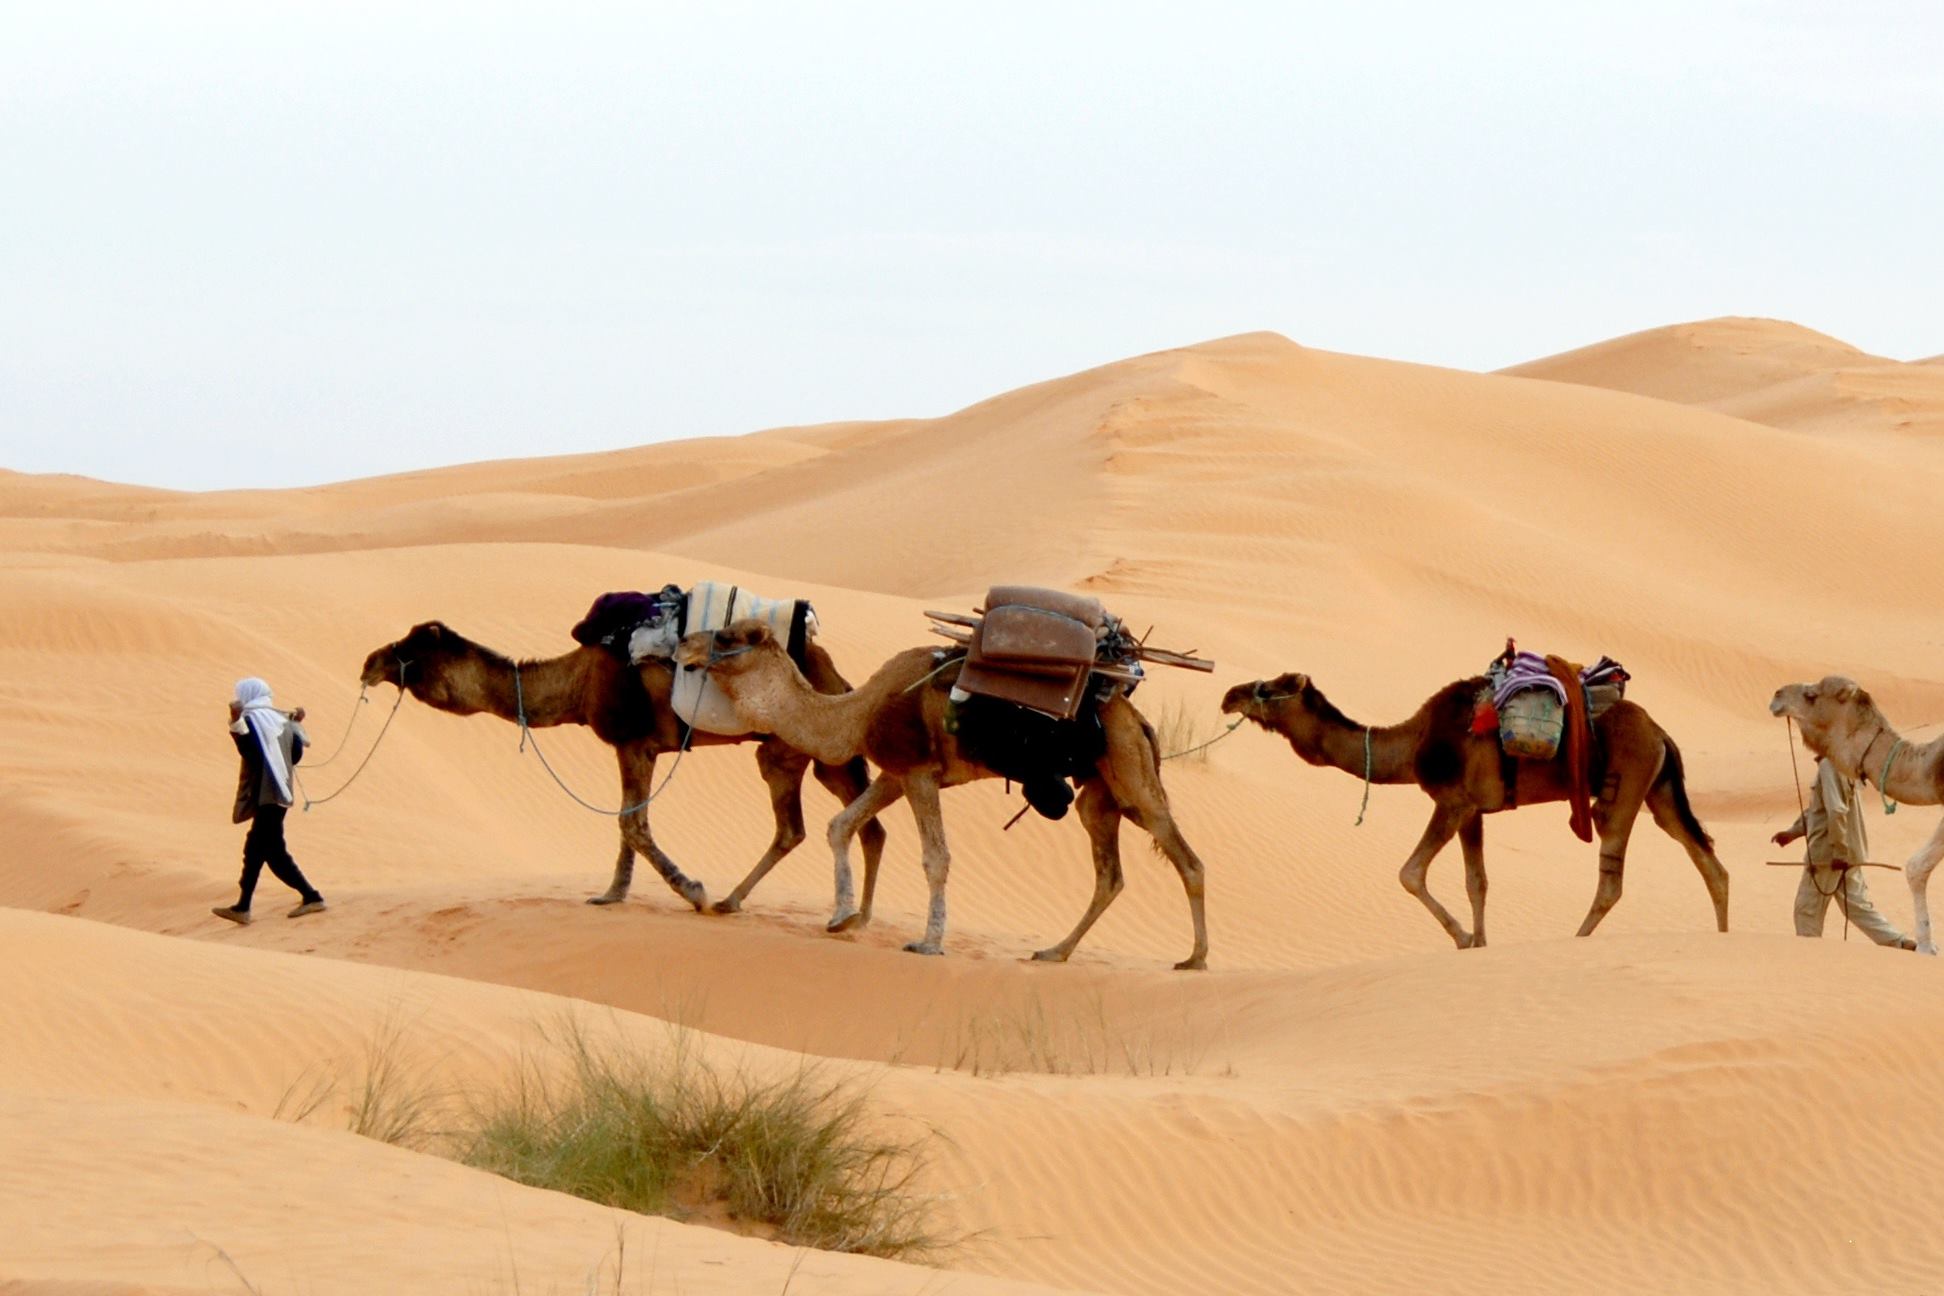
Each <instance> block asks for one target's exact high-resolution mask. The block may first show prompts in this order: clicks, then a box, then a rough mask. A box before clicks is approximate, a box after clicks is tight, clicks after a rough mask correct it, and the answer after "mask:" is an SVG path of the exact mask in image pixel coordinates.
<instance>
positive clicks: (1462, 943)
mask: <svg viewBox="0 0 1944 1296" xmlns="http://www.w3.org/2000/svg"><path fill="white" fill-rule="evenodd" d="M1470 813H1471V811H1469V810H1462V809H1459V808H1458V807H1456V806H1448V805H1444V804H1442V803H1440V804H1439V805H1438V806H1437V808H1436V809H1434V810H1433V811H1432V812H1431V822H1430V823H1428V824H1426V825H1425V827H1424V836H1422V837H1420V838H1419V839H1418V844H1417V849H1416V850H1414V851H1412V852H1411V857H1410V858H1409V859H1407V860H1405V861H1404V867H1403V868H1401V869H1399V870H1398V872H1397V880H1398V881H1399V882H1401V883H1403V884H1404V889H1405V890H1406V891H1409V892H1410V893H1411V894H1412V895H1414V896H1416V897H1417V898H1418V901H1419V903H1421V904H1422V905H1423V906H1424V907H1425V908H1426V909H1429V910H1430V911H1431V916H1432V917H1433V918H1436V919H1437V920H1438V925H1439V926H1440V927H1443V928H1444V929H1445V932H1446V934H1447V935H1449V936H1450V937H1451V939H1452V941H1453V943H1455V944H1456V945H1457V946H1458V948H1459V949H1464V948H1465V947H1466V946H1467V945H1470V944H1471V939H1472V938H1471V933H1470V932H1468V931H1466V930H1465V929H1464V928H1463V927H1460V926H1459V925H1458V920H1457V919H1456V918H1453V917H1452V916H1451V911H1450V910H1448V909H1446V908H1445V907H1444V906H1443V905H1441V904H1439V903H1438V898H1437V897H1436V896H1434V895H1432V894H1431V888H1430V887H1428V886H1426V885H1425V882H1424V875H1425V874H1426V873H1428V872H1430V870H1431V861H1432V860H1433V859H1435V858H1436V857H1437V854H1438V852H1439V851H1441V850H1443V849H1444V848H1445V846H1446V845H1447V844H1448V843H1449V842H1450V841H1451V838H1452V835H1453V834H1454V833H1456V832H1457V831H1458V825H1459V824H1461V823H1463V822H1464V819H1465V816H1466V815H1467V814H1470Z"/></svg>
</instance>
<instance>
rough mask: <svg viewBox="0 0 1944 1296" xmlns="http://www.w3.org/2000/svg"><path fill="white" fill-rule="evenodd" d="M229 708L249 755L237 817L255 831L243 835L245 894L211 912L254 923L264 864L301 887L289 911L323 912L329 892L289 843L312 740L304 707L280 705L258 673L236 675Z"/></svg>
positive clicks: (240, 750) (239, 785) (239, 745)
mask: <svg viewBox="0 0 1944 1296" xmlns="http://www.w3.org/2000/svg"><path fill="white" fill-rule="evenodd" d="M229 714H230V726H229V727H230V737H231V738H232V739H233V740H235V742H236V751H237V754H238V755H239V756H241V757H242V758H243V767H242V769H241V770H240V771H238V773H237V778H236V805H235V808H234V810H233V811H232V814H231V822H232V823H242V822H243V821H244V820H246V819H247V820H248V821H249V824H250V832H249V835H248V836H247V837H245V838H244V839H243V877H242V879H241V887H242V894H241V895H240V896H239V897H238V899H237V901H236V903H235V904H233V905H226V906H224V907H222V908H219V909H212V910H210V912H211V913H213V914H215V915H216V916H217V917H218V918H227V919H228V920H229V921H230V922H233V923H248V922H249V921H250V898H251V897H252V896H253V895H255V894H256V884H257V878H258V877H259V876H261V875H262V873H263V866H264V865H266V864H268V865H269V866H270V871H271V872H272V873H274V874H275V875H276V877H277V880H278V881H279V882H282V883H283V884H284V885H285V886H287V887H289V888H290V889H291V890H293V891H295V892H296V893H297V896H298V903H297V907H296V908H295V909H292V910H291V911H290V913H289V914H288V916H289V917H291V918H301V917H302V916H303V915H305V914H313V913H317V912H318V911H319V910H321V909H323V908H324V897H323V896H321V895H319V894H318V893H317V888H316V887H314V886H312V885H311V884H310V882H309V881H308V880H307V879H306V878H305V877H304V875H303V873H302V871H301V870H299V869H298V867H297V861H296V860H294V859H292V858H290V850H289V848H288V847H287V846H285V845H284V815H285V814H287V813H288V812H289V810H290V807H291V803H292V802H294V801H295V800H296V796H295V787H296V782H297V776H296V774H295V772H294V771H295V769H296V766H297V762H298V761H300V760H302V759H303V758H304V748H305V747H306V746H307V745H309V742H310V739H309V737H308V736H307V735H306V734H305V733H304V726H303V725H302V724H301V723H300V721H302V720H303V718H304V709H303V708H302V707H298V708H297V710H295V711H293V712H290V713H288V714H286V713H285V712H282V711H279V710H278V709H277V708H276V705H275V704H274V703H273V702H272V701H271V700H270V686H269V685H268V684H265V683H264V682H263V681H262V680H260V679H257V678H256V677H255V676H252V677H250V678H249V679H241V680H238V681H236V696H235V697H234V698H232V699H231V700H230V705H229Z"/></svg>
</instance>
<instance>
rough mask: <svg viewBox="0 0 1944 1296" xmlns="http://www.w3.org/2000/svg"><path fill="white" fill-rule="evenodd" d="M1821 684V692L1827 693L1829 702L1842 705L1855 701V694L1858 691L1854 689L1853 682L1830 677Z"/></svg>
mask: <svg viewBox="0 0 1944 1296" xmlns="http://www.w3.org/2000/svg"><path fill="white" fill-rule="evenodd" d="M1823 683H1824V690H1823V691H1824V692H1826V693H1828V694H1829V696H1830V698H1831V700H1833V701H1836V702H1843V703H1849V702H1854V701H1855V700H1856V695H1857V693H1858V692H1859V691H1860V690H1859V689H1858V688H1857V687H1856V681H1855V680H1852V679H1844V678H1843V677H1842V676H1840V675H1834V676H1831V677H1830V678H1829V679H1827V680H1825V681H1823Z"/></svg>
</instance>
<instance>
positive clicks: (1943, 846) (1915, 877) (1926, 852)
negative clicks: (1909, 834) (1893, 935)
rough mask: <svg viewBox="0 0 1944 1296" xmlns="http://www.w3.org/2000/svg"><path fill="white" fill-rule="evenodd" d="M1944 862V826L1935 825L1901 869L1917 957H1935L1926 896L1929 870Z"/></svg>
mask: <svg viewBox="0 0 1944 1296" xmlns="http://www.w3.org/2000/svg"><path fill="white" fill-rule="evenodd" d="M1940 859H1944V822H1940V823H1939V824H1938V825H1937V831H1936V832H1933V833H1932V834H1931V837H1930V840H1929V841H1927V842H1925V843H1924V844H1923V846H1922V847H1921V848H1919V849H1918V851H1917V853H1916V854H1915V855H1912V856H1911V857H1910V862H1909V863H1908V864H1905V865H1904V880H1905V881H1906V882H1909V883H1910V909H1911V913H1912V914H1913V915H1914V916H1915V918H1916V919H1917V952H1918V953H1919V954H1935V953H1937V942H1936V941H1935V940H1934V939H1933V938H1932V936H1931V920H1930V900H1929V898H1928V897H1927V896H1926V894H1925V890H1926V888H1928V887H1929V886H1930V875H1931V870H1932V869H1935V868H1936V867H1937V862H1938V860H1940Z"/></svg>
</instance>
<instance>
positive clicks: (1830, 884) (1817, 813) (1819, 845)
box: [1774, 758, 1917, 949]
mask: <svg viewBox="0 0 1944 1296" xmlns="http://www.w3.org/2000/svg"><path fill="white" fill-rule="evenodd" d="M1803 837H1807V838H1808V839H1809V847H1808V863H1806V864H1805V865H1803V869H1802V883H1801V885H1800V886H1798V887H1797V888H1796V902H1795V929H1796V935H1798V936H1820V935H1822V934H1823V919H1824V917H1825V916H1826V915H1827V914H1828V912H1829V902H1830V900H1832V899H1835V898H1836V897H1837V893H1838V892H1839V891H1840V892H1842V899H1841V903H1845V904H1846V905H1847V908H1848V911H1849V920H1850V922H1851V924H1852V925H1854V926H1855V928H1856V929H1857V930H1858V931H1860V932H1862V933H1863V934H1864V935H1865V936H1868V937H1869V938H1870V939H1871V940H1873V941H1875V942H1876V943H1877V944H1879V945H1892V946H1895V947H1897V948H1899V949H1916V948H1917V942H1915V941H1913V940H1911V939H1909V938H1908V937H1906V936H1905V935H1904V934H1903V933H1902V932H1900V931H1898V930H1897V929H1896V928H1895V927H1893V926H1891V925H1890V920H1889V919H1887V918H1885V917H1884V916H1883V915H1882V914H1880V913H1878V912H1877V908H1876V906H1875V905H1874V904H1871V903H1870V889H1869V886H1868V885H1867V884H1866V883H1865V882H1864V881H1863V870H1862V869H1861V868H1847V869H1845V868H1835V867H1832V866H1833V865H1836V864H1852V865H1857V864H1861V863H1863V862H1864V861H1865V860H1867V859H1869V858H1870V842H1869V838H1868V836H1866V835H1865V833H1864V831H1863V807H1862V805H1860V804H1859V803H1858V801H1857V797H1856V784H1855V783H1853V782H1851V781H1850V780H1849V779H1847V778H1845V777H1843V772H1842V771H1841V770H1839V769H1837V768H1836V767H1835V766H1834V765H1833V764H1831V763H1830V762H1829V760H1828V759H1827V758H1825V759H1823V760H1819V761H1817V762H1816V779H1815V783H1814V785H1813V786H1812V787H1811V788H1810V790H1809V803H1808V805H1807V806H1806V807H1805V808H1804V810H1803V812H1802V814H1801V815H1800V816H1799V817H1798V818H1797V819H1796V821H1795V822H1794V823H1792V824H1790V825H1789V826H1788V827H1787V828H1785V829H1783V830H1782V831H1781V832H1779V833H1777V834H1775V837H1774V841H1775V844H1776V845H1777V846H1787V845H1788V844H1789V843H1790V842H1793V841H1797V840H1800V839H1801V838H1803Z"/></svg>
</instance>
